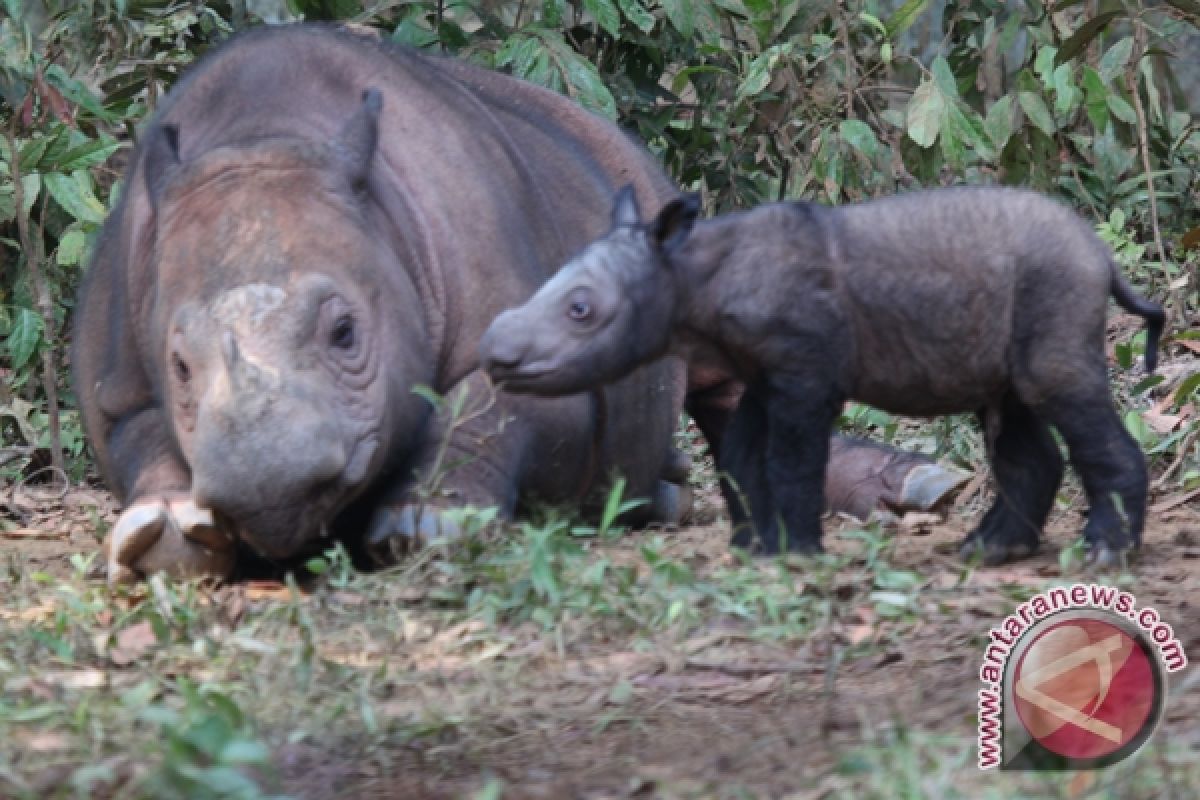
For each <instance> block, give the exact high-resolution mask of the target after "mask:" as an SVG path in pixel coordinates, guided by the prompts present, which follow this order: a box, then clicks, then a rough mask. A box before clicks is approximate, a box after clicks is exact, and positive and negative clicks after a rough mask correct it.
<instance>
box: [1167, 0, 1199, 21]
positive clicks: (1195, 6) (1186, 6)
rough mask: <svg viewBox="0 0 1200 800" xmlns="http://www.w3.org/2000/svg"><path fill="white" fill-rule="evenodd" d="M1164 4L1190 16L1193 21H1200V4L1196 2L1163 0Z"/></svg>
mask: <svg viewBox="0 0 1200 800" xmlns="http://www.w3.org/2000/svg"><path fill="white" fill-rule="evenodd" d="M1165 2H1166V4H1167V5H1169V6H1171V7H1173V8H1178V9H1179V10H1180V11H1182V12H1184V13H1185V14H1190V15H1191V17H1192V19H1193V20H1194V19H1200V2H1197V0H1165Z"/></svg>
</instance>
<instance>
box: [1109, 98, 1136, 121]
mask: <svg viewBox="0 0 1200 800" xmlns="http://www.w3.org/2000/svg"><path fill="white" fill-rule="evenodd" d="M1107 103H1108V110H1109V111H1111V112H1112V114H1113V116H1114V117H1116V118H1117V119H1119V120H1121V121H1122V122H1127V123H1129V124H1130V125H1136V124H1137V112H1136V111H1134V110H1133V106H1131V105H1129V103H1128V102H1126V100H1125V98H1124V97H1121V95H1119V94H1117V93H1116V92H1113V93H1111V94H1109V95H1108V97H1107Z"/></svg>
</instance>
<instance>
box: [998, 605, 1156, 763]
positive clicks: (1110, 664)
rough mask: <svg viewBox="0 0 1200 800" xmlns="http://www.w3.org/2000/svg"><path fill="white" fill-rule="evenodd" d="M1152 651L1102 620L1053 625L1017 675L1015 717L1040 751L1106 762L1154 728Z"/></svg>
mask: <svg viewBox="0 0 1200 800" xmlns="http://www.w3.org/2000/svg"><path fill="white" fill-rule="evenodd" d="M1151 658H1153V655H1152V654H1149V653H1147V652H1146V649H1145V646H1144V644H1143V643H1142V642H1141V641H1140V640H1139V639H1137V638H1135V637H1133V636H1131V635H1129V634H1128V633H1126V632H1125V631H1124V630H1122V629H1121V628H1120V627H1118V626H1116V625H1114V624H1112V623H1109V622H1104V621H1101V620H1097V619H1071V620H1066V621H1063V622H1059V623H1057V624H1055V625H1051V626H1048V627H1047V628H1045V629H1044V630H1042V631H1040V632H1039V633H1038V635H1037V637H1036V638H1035V639H1034V640H1033V641H1032V642H1030V644H1029V647H1028V648H1027V649H1026V650H1025V652H1024V653H1023V654H1022V656H1021V659H1020V661H1018V662H1017V667H1016V670H1015V671H1014V673H1013V679H1014V680H1015V685H1014V690H1013V695H1014V698H1015V700H1016V707H1017V715H1018V716H1019V717H1020V719H1021V723H1022V724H1023V725H1024V726H1025V730H1027V731H1028V732H1029V735H1030V736H1032V737H1033V738H1034V739H1036V740H1037V741H1038V742H1039V743H1040V744H1041V745H1042V746H1043V747H1045V748H1046V749H1047V750H1050V751H1051V752H1053V753H1057V754H1058V755H1061V756H1064V757H1066V758H1071V759H1089V758H1102V757H1104V756H1107V755H1109V754H1110V753H1113V752H1115V751H1116V750H1118V749H1119V748H1121V747H1123V746H1125V745H1127V744H1129V743H1130V742H1131V741H1132V740H1133V739H1134V738H1136V737H1137V736H1138V735H1139V734H1141V733H1142V732H1143V731H1144V730H1145V729H1146V727H1147V725H1151V724H1153V721H1154V720H1153V714H1152V712H1153V710H1154V707H1155V700H1156V694H1157V691H1158V690H1157V686H1156V682H1155V676H1154V672H1153V670H1154V664H1153V663H1151V660H1150V659H1151Z"/></svg>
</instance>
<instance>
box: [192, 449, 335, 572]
mask: <svg viewBox="0 0 1200 800" xmlns="http://www.w3.org/2000/svg"><path fill="white" fill-rule="evenodd" d="M331 434H333V431H332V430H326V429H325V426H316V428H314V429H312V430H307V431H306V430H304V426H302V425H297V426H296V427H295V428H294V429H293V430H291V431H287V432H277V435H275V436H273V437H271V439H272V440H271V441H265V439H266V437H262V436H253V435H249V436H244V437H238V438H234V439H230V440H224V441H219V442H215V443H212V444H210V445H209V446H207V447H201V448H198V449H197V451H196V452H195V453H194V458H193V463H192V501H193V502H194V503H195V504H196V505H197V506H198V507H200V508H207V509H211V510H212V511H214V512H216V513H218V514H220V515H221V516H222V517H224V518H226V519H228V520H230V521H232V522H233V523H234V527H235V529H236V530H237V532H238V535H239V536H240V537H241V538H242V539H244V540H245V541H246V542H247V543H248V544H250V545H251V546H252V547H253V548H254V549H255V550H257V551H259V552H260V553H261V554H262V555H264V556H266V557H268V558H285V557H287V556H290V555H294V554H295V551H297V550H299V549H301V548H302V547H303V546H304V544H305V542H307V541H308V540H310V539H312V538H313V537H314V536H316V535H317V533H318V532H319V531H320V530H321V528H322V526H323V525H325V524H326V523H327V522H328V519H327V516H328V514H329V512H330V510H331V509H332V507H333V506H334V505H336V503H337V502H338V498H339V497H340V495H341V494H342V491H343V487H342V484H343V476H344V474H345V471H346V468H347V464H348V463H349V458H348V457H347V453H346V448H345V446H344V445H343V444H342V442H341V441H340V439H339V438H338V437H336V436H334V435H331Z"/></svg>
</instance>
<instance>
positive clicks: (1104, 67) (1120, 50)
mask: <svg viewBox="0 0 1200 800" xmlns="http://www.w3.org/2000/svg"><path fill="white" fill-rule="evenodd" d="M1131 55H1133V38H1132V37H1130V36H1126V37H1125V38H1124V39H1122V40H1121V41H1119V42H1117V43H1116V44H1114V45H1113V46H1112V47H1110V48H1108V50H1106V51H1105V52H1104V55H1102V56H1100V65H1099V67H1100V75H1101V76H1102V77H1103V78H1104V82H1105V83H1111V82H1112V79H1113V78H1115V77H1117V76H1118V75H1120V74H1121V70H1123V69H1125V65H1126V64H1128V63H1129V57H1130V56H1131Z"/></svg>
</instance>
